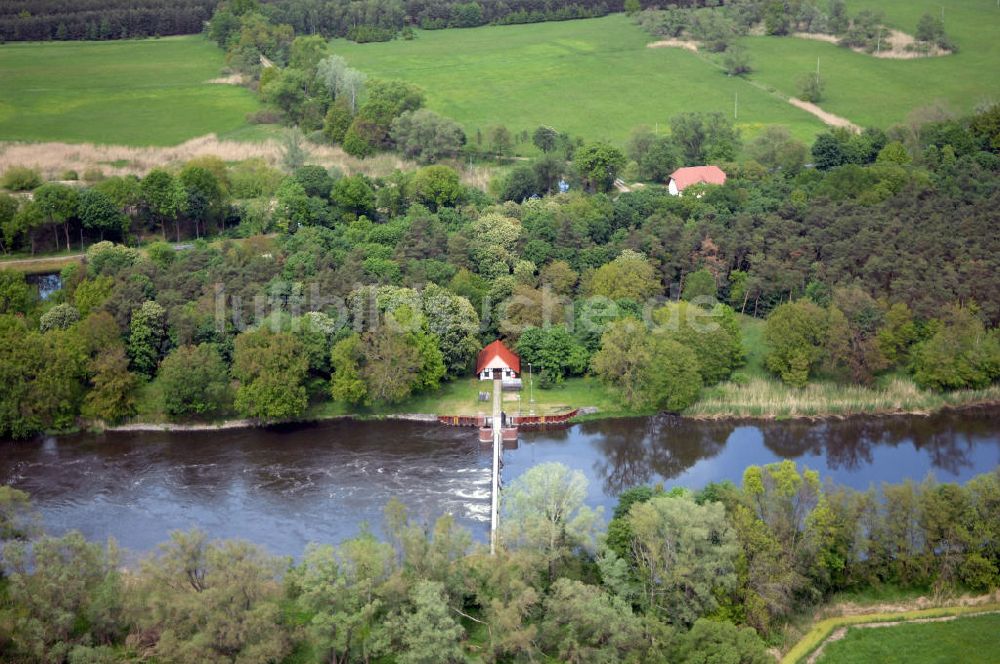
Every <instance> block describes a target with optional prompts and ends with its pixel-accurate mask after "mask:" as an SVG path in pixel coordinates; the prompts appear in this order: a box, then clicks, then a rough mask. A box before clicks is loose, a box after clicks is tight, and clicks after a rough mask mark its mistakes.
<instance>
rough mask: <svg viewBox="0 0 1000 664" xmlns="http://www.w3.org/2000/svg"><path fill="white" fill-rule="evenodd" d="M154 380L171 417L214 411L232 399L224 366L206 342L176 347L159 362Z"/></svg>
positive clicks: (220, 408) (219, 410) (214, 350)
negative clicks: (157, 373) (156, 376)
mask: <svg viewBox="0 0 1000 664" xmlns="http://www.w3.org/2000/svg"><path fill="white" fill-rule="evenodd" d="M158 381H159V383H160V386H161V389H162V391H163V410H164V412H165V413H166V414H167V415H169V416H171V417H183V416H186V415H194V416H196V417H204V416H206V415H213V414H217V413H219V412H221V411H222V410H223V409H225V408H226V406H228V405H229V403H230V401H231V398H232V396H231V394H230V391H229V378H228V375H227V369H226V365H225V363H224V362H223V361H222V357H221V356H220V355H219V351H218V350H217V349H216V348H215V346H212V345H210V344H199V345H197V346H180V347H179V348H176V349H175V350H174V351H173V352H171V353H170V355H168V356H167V357H166V358H164V360H163V363H162V364H161V365H160V371H159V377H158Z"/></svg>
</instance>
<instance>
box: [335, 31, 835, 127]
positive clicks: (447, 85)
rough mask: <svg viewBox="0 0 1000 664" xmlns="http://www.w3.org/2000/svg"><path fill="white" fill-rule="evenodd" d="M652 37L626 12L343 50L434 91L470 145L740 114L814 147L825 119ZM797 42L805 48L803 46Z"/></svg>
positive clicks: (366, 66)
mask: <svg viewBox="0 0 1000 664" xmlns="http://www.w3.org/2000/svg"><path fill="white" fill-rule="evenodd" d="M649 41H651V38H650V37H649V36H648V35H647V34H646V33H645V32H643V31H642V30H640V29H639V28H638V27H637V26H635V25H633V23H632V21H631V19H629V18H627V17H626V16H625V15H623V14H618V15H614V16H607V17H604V18H599V19H587V20H580V21H565V22H557V23H536V24H531V25H517V26H487V27H482V28H472V29H465V30H437V31H418V32H417V38H416V39H414V40H412V41H405V40H397V41H392V42H385V43H377V44H376V43H372V44H354V43H351V42H347V41H344V40H337V41H335V42H334V51H335V52H337V53H339V54H341V55H343V56H344V57H345V58H347V60H348V62H349V63H350V64H351V65H352V66H354V67H357V68H359V69H361V70H362V71H365V72H367V73H369V74H370V75H374V76H379V77H385V78H402V79H405V80H408V81H411V82H413V83H416V84H418V85H420V86H421V87H423V88H424V89H425V90H426V91H427V96H428V105H429V106H430V108H432V109H434V110H436V111H439V112H440V113H443V114H445V115H448V116H451V117H453V118H455V119H456V120H458V121H459V122H460V123H461V124H462V125H463V126H464V127H465V129H466V132H467V133H468V134H469V136H470V139H474V137H475V135H476V130H477V129H480V130H482V131H483V132H485V131H486V129H487V128H488V127H490V126H491V125H495V124H505V125H506V126H507V127H508V128H510V129H512V130H515V131H520V130H523V129H528V130H531V129H534V128H535V127H537V126H538V125H540V124H549V125H552V126H554V127H556V128H557V129H559V130H561V131H566V132H569V133H571V134H575V135H579V136H583V137H584V138H587V139H608V140H611V141H614V142H617V143H622V142H624V140H625V138H626V137H627V136H628V134H629V132H630V131H631V129H632V128H633V127H635V126H636V125H640V124H647V125H649V126H651V127H653V126H655V125H656V124H657V123H659V124H660V127H661V129H662V128H664V127H665V126H666V123H667V122H668V121H669V120H670V118H671V117H672V116H674V115H676V114H677V113H680V112H682V111H720V112H722V113H726V114H729V115H730V116H732V114H733V104H734V101H735V99H736V95H737V93H738V95H739V124H740V125H741V127H742V128H743V129H744V130H745V133H748V134H752V133H754V132H755V131H756V130H757V129H758V128H759V127H761V126H763V125H765V124H772V123H777V124H784V125H788V126H789V127H790V128H791V129H792V131H793V132H794V133H795V134H796V135H798V136H799V137H801V138H803V139H808V138H811V137H812V136H813V135H814V134H815V133H816V132H818V131H819V130H821V129H822V126H823V125H822V124H821V123H820V121H819V120H817V119H816V118H814V117H813V116H811V115H809V114H808V113H806V112H804V111H801V110H798V109H795V108H793V107H791V106H789V105H788V104H787V103H785V102H784V101H782V100H780V99H778V98H777V97H775V96H772V95H770V94H768V93H767V92H764V91H762V90H759V89H757V88H755V87H753V86H751V85H750V84H749V83H747V82H746V81H743V80H742V79H739V78H731V77H728V76H726V75H725V74H724V73H723V72H721V71H719V69H717V68H716V67H715V66H713V65H712V64H711V63H709V62H706V61H705V60H703V59H702V58H700V57H699V56H697V55H695V54H693V53H689V52H687V51H683V50H680V49H674V48H658V49H650V48H646V44H647V43H648V42H649ZM796 41H798V40H796Z"/></svg>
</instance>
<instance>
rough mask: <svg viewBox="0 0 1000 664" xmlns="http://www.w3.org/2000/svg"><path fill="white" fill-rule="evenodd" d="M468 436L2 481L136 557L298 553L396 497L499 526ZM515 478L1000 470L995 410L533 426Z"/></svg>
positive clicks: (78, 448)
mask: <svg viewBox="0 0 1000 664" xmlns="http://www.w3.org/2000/svg"><path fill="white" fill-rule="evenodd" d="M475 434H476V432H475V430H473V429H462V428H449V427H443V426H439V425H436V424H425V423H418V422H354V421H348V420H338V421H331V422H326V423H321V424H314V425H303V426H288V427H272V428H267V429H242V430H241V429H231V430H223V431H217V432H215V431H213V432H206V433H165V432H139V433H136V432H130V433H104V434H79V435H71V436H63V437H58V438H52V437H49V438H43V439H38V440H35V441H22V442H0V482H3V483H7V484H11V485H13V486H14V487H17V488H19V489H23V490H25V491H28V492H30V493H31V495H32V497H33V500H34V503H35V505H36V506H37V508H38V509H39V511H40V512H41V515H42V517H43V520H44V526H45V528H46V529H47V530H48V531H49V532H51V533H54V534H60V533H63V532H66V531H67V530H70V529H74V528H76V529H79V530H81V531H82V532H83V533H84V535H86V536H87V537H89V538H92V539H103V538H106V537H108V536H114V537H115V538H116V539H117V540H118V541H119V543H120V544H122V545H123V546H125V547H127V548H128V549H131V550H132V551H145V550H149V549H151V548H153V547H154V546H155V545H156V544H157V543H159V542H162V541H164V540H165V539H166V538H167V536H168V533H169V532H170V531H171V530H174V529H178V528H181V529H183V528H190V527H193V526H198V527H201V528H203V529H205V530H206V531H208V532H209V533H210V534H211V535H212V536H214V537H221V538H244V539H247V540H250V541H253V542H256V543H259V544H261V545H263V546H265V547H266V548H267V549H269V550H270V551H271V552H273V553H277V554H287V555H292V556H298V555H300V554H301V553H302V550H303V549H304V547H305V545H306V544H307V543H308V542H311V541H314V542H338V541H341V540H343V539H345V538H347V537H350V536H352V535H354V534H355V533H357V532H358V531H359V529H360V528H361V527H362V524H363V523H366V522H367V523H368V524H369V525H370V527H371V528H372V529H373V530H375V531H376V532H379V529H380V525H381V512H382V508H383V506H384V505H385V503H386V502H387V501H388V500H389V499H390V498H392V497H397V498H399V499H401V500H402V501H403V502H404V503H406V504H407V505H408V506H409V508H410V509H411V513H412V514H413V515H414V516H416V517H417V518H418V519H422V520H427V521H430V520H433V519H434V518H435V517H437V516H438V515H440V514H442V513H445V512H450V513H452V514H454V515H455V516H456V518H457V520H458V521H459V523H461V524H462V525H464V526H466V527H468V528H469V529H471V530H472V532H473V534H474V535H475V536H476V538H477V539H480V540H485V539H486V538H487V537H488V530H489V482H490V454H489V450H488V448H482V447H480V446H479V444H478V442H477V439H476V435H475ZM504 459H505V465H504V473H503V475H504V481H505V482H507V483H508V484H509V483H510V481H511V480H512V479H514V478H515V477H517V476H518V475H520V474H521V473H523V472H524V471H525V470H527V469H528V468H530V467H531V466H532V465H534V464H537V463H542V462H545V461H559V462H561V463H564V464H566V465H568V466H570V467H572V468H575V469H579V470H581V471H583V472H584V473H585V474H586V475H587V477H588V479H589V480H590V494H589V499H588V500H589V503H590V504H591V505H592V506H595V507H596V506H603V507H604V509H605V512H606V513H610V511H611V508H612V507H613V506H614V504H615V496H616V495H617V494H618V493H619V492H620V491H621V490H622V489H624V488H627V487H629V486H634V485H637V484H643V483H656V482H660V483H663V484H664V485H666V486H673V485H683V486H687V487H691V488H698V487H701V486H703V485H705V484H706V483H708V482H712V481H719V480H727V479H728V480H732V481H734V482H739V480H740V477H741V475H742V472H743V469H744V468H745V467H746V466H747V465H750V464H763V463H769V462H772V461H777V460H780V459H794V460H796V461H797V462H799V463H800V464H804V465H806V466H808V467H810V468H814V469H817V470H819V471H820V472H821V474H822V477H823V478H826V479H830V480H832V481H835V482H838V483H841V484H846V485H849V486H852V487H855V488H858V489H865V488H867V487H868V486H869V485H871V484H875V485H878V484H879V483H881V482H883V481H887V482H898V481H901V480H903V479H906V478H913V479H915V480H921V479H923V478H924V477H925V476H926V475H927V474H928V473H933V474H934V475H935V476H936V477H937V478H938V479H939V480H941V481H958V482H963V481H965V480H968V479H969V478H970V477H972V476H973V475H975V474H978V473H982V472H987V471H990V470H992V469H993V468H995V467H996V466H997V465H998V464H1000V409H996V408H994V409H975V410H966V411H961V412H950V413H941V414H937V415H933V416H930V417H913V416H906V417H904V416H898V417H880V418H874V417H873V418H851V419H848V420H831V421H827V422H808V421H785V422H766V423H736V422H698V421H691V420H685V419H678V418H669V417H657V418H631V419H622V420H605V421H595V422H587V423H583V424H576V425H573V426H571V427H569V428H567V429H563V430H555V431H530V432H528V431H522V432H521V439H520V442H519V445H518V448H517V449H515V450H507V451H506V452H505V454H504Z"/></svg>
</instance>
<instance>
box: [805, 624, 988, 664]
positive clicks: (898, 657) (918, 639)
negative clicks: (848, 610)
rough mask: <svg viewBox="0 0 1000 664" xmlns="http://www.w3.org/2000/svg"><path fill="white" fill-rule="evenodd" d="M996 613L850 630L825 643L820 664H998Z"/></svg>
mask: <svg viewBox="0 0 1000 664" xmlns="http://www.w3.org/2000/svg"><path fill="white" fill-rule="evenodd" d="M998 634H1000V614H987V615H981V616H968V617H959V618H957V619H955V620H950V621H945V622H925V623H908V624H900V625H893V626H891V627H872V628H853V629H848V630H847V635H846V636H845V637H844V638H843V639H841V640H839V641H834V642H832V643H829V644H828V645H827V646H826V647H825V648H824V650H823V654H822V655H821V656H820V658H819V660H818V661H819V662H820V663H821V664H867V663H868V662H881V663H882V664H896V663H898V664H924V663H928V664H929V663H931V662H934V663H937V662H963V664H978V663H980V662H981V663H982V664H994V663H995V662H1000V638H997V635H998Z"/></svg>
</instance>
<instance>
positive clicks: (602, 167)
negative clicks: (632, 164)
mask: <svg viewBox="0 0 1000 664" xmlns="http://www.w3.org/2000/svg"><path fill="white" fill-rule="evenodd" d="M573 165H574V166H575V167H576V172H577V173H579V175H580V179H582V180H583V181H584V183H585V184H586V185H587V187H588V188H589V189H591V190H593V191H610V190H611V187H612V186H614V182H615V178H617V177H618V173H619V171H621V169H622V168H624V167H625V154H624V153H623V152H622V151H621V150H619V149H618V148H616V147H614V146H613V145H611V144H610V143H602V142H598V143H589V144H587V145H585V146H583V147H582V148H580V149H579V150H577V151H576V153H575V154H574V155H573Z"/></svg>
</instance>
